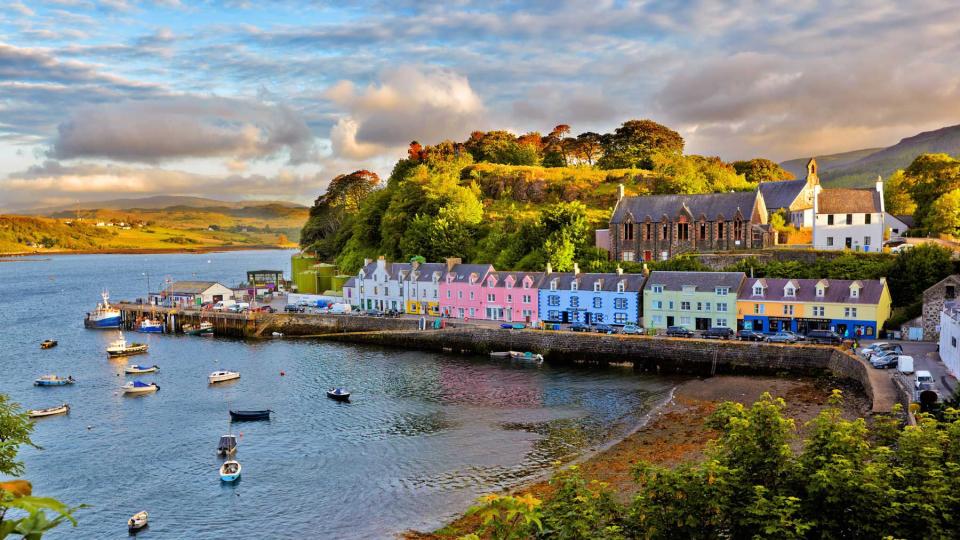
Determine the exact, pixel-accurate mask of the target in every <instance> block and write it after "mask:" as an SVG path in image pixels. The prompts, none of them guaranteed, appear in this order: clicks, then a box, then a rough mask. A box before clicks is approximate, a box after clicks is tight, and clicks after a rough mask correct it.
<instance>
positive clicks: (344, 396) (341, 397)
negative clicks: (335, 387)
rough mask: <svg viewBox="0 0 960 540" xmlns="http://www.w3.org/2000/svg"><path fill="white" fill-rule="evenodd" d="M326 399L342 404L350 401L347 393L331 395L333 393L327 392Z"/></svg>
mask: <svg viewBox="0 0 960 540" xmlns="http://www.w3.org/2000/svg"><path fill="white" fill-rule="evenodd" d="M327 397H328V398H330V399H332V400H334V401H342V402H347V401H350V394H349V393H346V394H335V393H333V392H327Z"/></svg>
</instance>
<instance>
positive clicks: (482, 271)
mask: <svg viewBox="0 0 960 540" xmlns="http://www.w3.org/2000/svg"><path fill="white" fill-rule="evenodd" d="M446 267H447V272H446V274H444V276H443V281H441V282H440V313H441V314H442V315H444V316H446V317H454V318H457V319H467V318H469V319H477V318H480V319H482V318H483V314H484V310H485V309H486V301H485V300H484V296H483V284H484V280H486V278H487V274H489V273H490V272H492V271H493V265H492V264H463V263H461V262H460V259H457V258H451V259H447V263H446Z"/></svg>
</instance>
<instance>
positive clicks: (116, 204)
mask: <svg viewBox="0 0 960 540" xmlns="http://www.w3.org/2000/svg"><path fill="white" fill-rule="evenodd" d="M259 206H282V207H288V208H305V207H304V206H303V205H299V204H295V203H291V202H284V201H221V200H217V199H208V198H205V197H187V196H181V195H155V196H153V197H141V198H136V199H132V198H131V199H110V200H105V201H93V202H86V203H79V204H74V205H66V206H50V207H45V208H31V209H25V210H22V211H21V212H20V213H22V214H24V215H31V216H33V215H40V216H46V215H52V214H56V213H61V212H76V211H77V210H78V209H79V210H96V209H105V210H124V209H140V210H162V209H165V208H172V207H182V208H214V209H223V208H230V209H240V208H254V207H259Z"/></svg>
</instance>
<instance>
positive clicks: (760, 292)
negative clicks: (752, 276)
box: [753, 285, 763, 296]
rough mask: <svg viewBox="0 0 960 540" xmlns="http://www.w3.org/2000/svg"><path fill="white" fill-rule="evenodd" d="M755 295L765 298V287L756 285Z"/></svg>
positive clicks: (754, 288) (754, 287)
mask: <svg viewBox="0 0 960 540" xmlns="http://www.w3.org/2000/svg"><path fill="white" fill-rule="evenodd" d="M753 295H754V296H763V285H754V286H753Z"/></svg>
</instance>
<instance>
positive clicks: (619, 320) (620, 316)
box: [597, 313, 627, 324]
mask: <svg viewBox="0 0 960 540" xmlns="http://www.w3.org/2000/svg"><path fill="white" fill-rule="evenodd" d="M597 316H598V317H600V316H601V315H600V314H599V313H598V314H597ZM601 320H602V319H601ZM613 322H614V323H616V324H626V322H627V314H626V313H614V314H613Z"/></svg>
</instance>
